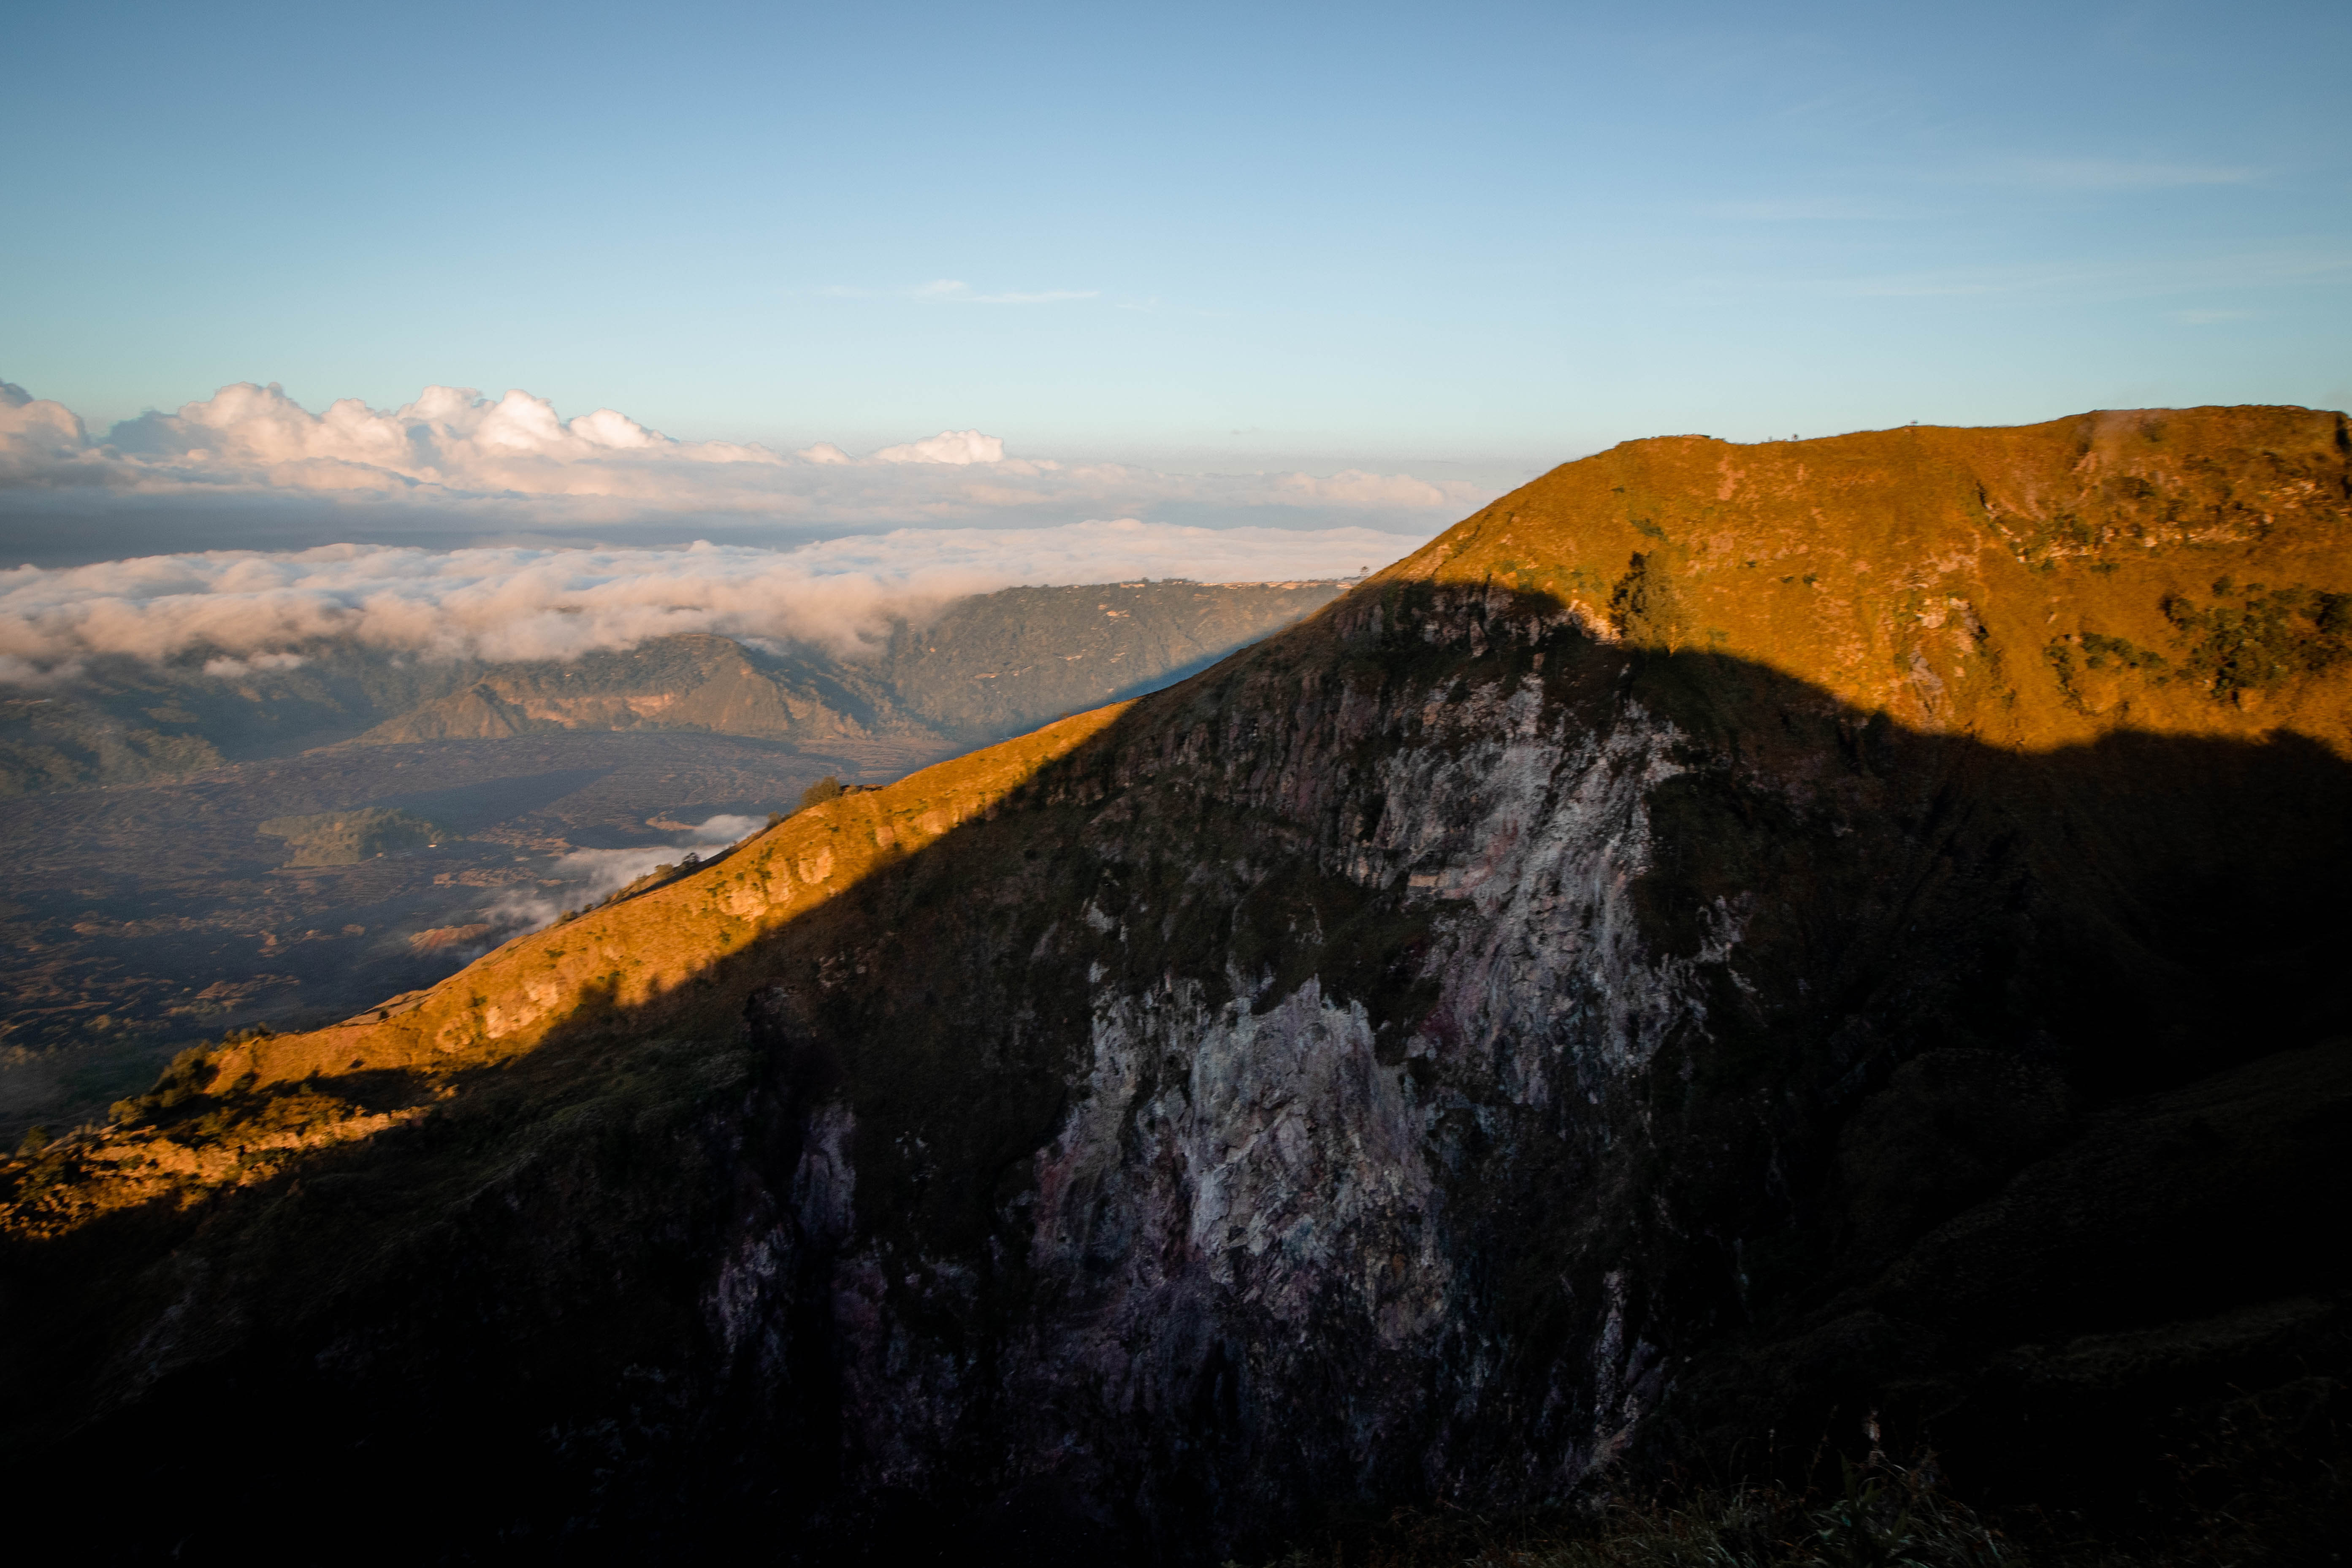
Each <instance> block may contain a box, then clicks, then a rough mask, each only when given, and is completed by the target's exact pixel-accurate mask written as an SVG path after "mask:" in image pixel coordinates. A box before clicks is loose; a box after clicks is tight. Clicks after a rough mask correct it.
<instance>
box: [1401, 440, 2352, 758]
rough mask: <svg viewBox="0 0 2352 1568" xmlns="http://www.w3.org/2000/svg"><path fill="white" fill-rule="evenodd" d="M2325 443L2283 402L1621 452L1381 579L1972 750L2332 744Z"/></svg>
mask: <svg viewBox="0 0 2352 1568" xmlns="http://www.w3.org/2000/svg"><path fill="white" fill-rule="evenodd" d="M2347 452H2352V436H2347V422H2346V419H2345V416H2343V415H2341V414H2336V413H2330V412H2324V411H2314V410H2311V409H2305V408H2189V409H2137V410H2125V411H2114V412H2103V413H2096V414H2084V415H2077V416H2074V417H2072V418H2067V419H2054V420H2052V421H2050V422H2049V423H2047V424H2043V425H2026V426H2016V427H2013V428H2007V429H1957V428H1937V427H1931V426H1906V427H1904V428H1900V429H1895V430H1876V431H1868V432H1864V433H1861V434H1857V435H1852V436H1838V437H1830V438H1828V439H1825V440H1813V441H1776V442H1766V443H1762V444H1759V445H1753V446H1741V445H1736V444H1734V443H1731V442H1727V441H1717V440H1713V439H1710V438H1709V437H1703V436H1688V437H1665V438H1660V439H1653V440H1643V441H1631V442H1627V443H1626V444H1624V445H1623V446H1621V447H1613V448H1612V449H1611V450H1609V451H1606V452H1603V453H1601V454H1599V455H1598V456H1596V457H1591V458H1584V459H1582V460H1580V461H1578V462H1574V463H1570V464H1567V465H1566V466H1564V467H1562V468H1555V469H1554V470H1552V471H1551V472H1550V473H1549V474H1547V475H1545V476H1544V477H1542V478H1541V479H1537V480H1536V481H1534V482H1533V483H1532V484H1528V485H1526V486H1523V487H1522V488H1520V489H1517V490H1515V491H1513V492H1512V493H1511V494H1509V495H1507V496H1505V497H1504V498H1503V499H1501V500H1497V501H1496V502H1495V503H1494V504H1493V505H1492V506H1489V507H1487V508H1486V510H1483V511H1481V512H1479V513H1477V514H1476V515H1475V516H1474V517H1471V518H1470V519H1468V520H1467V521H1464V522H1463V523H1461V524H1459V525H1458V526H1456V527H1454V528H1453V529H1450V530H1448V531H1446V532H1445V533H1444V535H1442V536H1441V537H1439V538H1438V539H1436V540H1433V541H1432V542H1430V543H1429V544H1428V545H1426V546H1424V547H1423V549H1421V550H1420V551H1418V552H1415V553H1414V554H1413V555H1412V556H1411V557H1410V558H1408V559H1407V560H1405V561H1402V562H1401V563H1398V564H1397V565H1395V566H1394V567H1391V569H1390V570H1389V571H1388V572H1386V573H1383V574H1381V575H1382V577H1383V578H1385V579H1389V580H1403V581H1423V582H1430V583H1436V584H1472V583H1479V584H1492V585H1493V586H1495V587H1498V588H1505V589H1510V590H1516V591H1518V592H1523V593H1541V594H1549V595H1557V596H1558V597H1559V599H1561V600H1562V601H1563V602H1564V603H1565V605H1566V606H1567V611H1568V614H1569V615H1570V616H1573V617H1574V619H1575V620H1576V622H1577V623H1578V624H1579V625H1580V626H1582V627H1583V628H1584V629H1585V630H1587V631H1588V632H1590V633H1591V634H1592V635H1594V636H1596V637H1601V638H1604V639H1617V638H1623V639H1626V640H1630V641H1632V642H1634V643H1636V644H1640V645H1643V646H1648V647H1662V648H1665V649H1668V650H1675V649H1682V650H1688V651H1695V652H1713V653H1721V654H1727V655H1730V656H1733V657H1737V658H1748V659H1753V660H1755V661H1757V662H1759V663H1760V664H1763V665H1765V666H1767V667H1769V668H1774V669H1778V670H1780V671H1782V672H1784V673H1787V674H1789V675H1791V676H1794V677H1796V678H1798V679H1802V680H1806V681H1809V682H1811V683H1813V684H1815V685H1818V686H1820V687H1822V689H1825V690H1827V691H1830V692H1833V693H1835V694H1836V695H1837V697H1838V698H1840V699H1841V700H1843V701H1846V702H1849V703H1851V704H1853V706H1855V707H1857V708H1860V709H1862V710H1865V711H1869V710H1878V711H1883V712H1885V713H1886V714H1887V715H1888V716H1889V717H1890V718H1892V719H1894V720H1895V721H1898V722H1900V723H1903V724H1906V725H1908V726H1911V727H1914V728H1916V729H1921V730H1927V731H1958V732H1962V733H1968V734H1972V735H1975V736H1977V737H1979V739H1982V740H1984V741H1987V742H1992V743H1995V744H2001V745H2023V746H2033V747H2048V746H2051V745H2054V744H2059V743H2062V742H2070V741H2077V740H2083V739H2086V738H2089V737H2092V736H2095V735H2099V734H2105V733H2108V732H2111V731H2117V730H2122V729H2131V730H2138V731H2154V732H2157V733H2161V734H2212V735H2252V734H2262V733H2265V732H2267V731H2272V730H2274V729H2282V728H2284V729H2291V730H2294V731H2298V732H2300V733H2303V734H2307V735H2310V736H2312V737H2313V738H2314V739H2316V740H2321V741H2323V742H2326V744H2328V745H2329V746H2331V747H2333V748H2335V749H2336V751H2337V752H2339V753H2352V686H2347V683H2346V682H2345V681H2344V680H2342V679H2340V677H2341V675H2342V673H2343V670H2344V668H2345V666H2346V663H2347V660H2352V599H2347V597H2346V595H2347V594H2352V523H2347V500H2352V468H2347Z"/></svg>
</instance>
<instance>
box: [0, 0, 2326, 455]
mask: <svg viewBox="0 0 2352 1568" xmlns="http://www.w3.org/2000/svg"><path fill="white" fill-rule="evenodd" d="M7 34H8V44H7V47H6V48H5V50H0V89H5V95H6V98H7V100H8V102H9V103H10V106H11V115H10V119H11V124H12V138H11V140H12V143H13V146H12V152H11V154H10V156H9V158H8V160H7V163H6V172H5V174H0V188H5V202H0V211H5V215H6V216H5V224H6V243H5V247H0V376H5V377H6V378H7V379H9V380H11V381H15V382H17V383H21V384H24V385H25V386H26V387H27V388H28V389H30V390H31V391H32V392H33V393H34V394H36V395H40V396H44V397H51V398H56V399H58V400H60V401H62V402H64V403H66V404H68V405H71V406H73V407H75V408H76V409H78V410H79V411H80V412H82V413H83V414H84V415H85V416H88V417H89V418H90V419H91V421H92V422H93V423H94V424H98V425H103V424H104V423H106V422H108V421H110V420H111V419H114V418H119V417H122V416H129V415H132V414H135V413H137V412H139V411H140V410H141V409H142V408H144V407H149V406H162V407H170V406H174V405H178V404H180V403H183V402H185V401H187V400H190V399H194V398H198V397H202V396H205V395H207V394H209V393H210V392H211V391H212V390H213V389H214V388H215V387H216V386H218V385H220V384H224V383H226V382H232V381H241V380H251V381H259V382H271V381H275V382H279V383H282V384H284V386H285V388H286V391H287V393H288V394H289V395H291V396H293V397H294V398H295V399H297V400H298V401H299V402H302V403H304V404H306V405H309V406H310V407H312V408H318V407H320V406H322V405H324V404H325V403H327V402H328V401H329V400H331V399H332V398H336V397H341V396H347V395H349V396H359V397H362V398H365V399H366V400H367V401H369V402H370V403H371V404H373V405H378V406H392V405H397V404H400V403H403V402H404V401H406V400H407V399H409V398H411V397H414V396H415V395H416V393H417V391H418V389H419V388H421V387H423V386H425V384H429V383H445V384H461V385H469V386H479V387H482V388H485V389H487V390H488V391H489V392H490V393H491V394H492V395H496V394H497V393H498V392H499V391H502V390H503V389H505V388H507V387H523V388H528V389H529V390H530V391H531V392H532V393H534V394H536V395H540V396H543V397H547V398H550V399H551V400H552V401H553V402H554V403H555V404H556V405H557V406H558V407H559V408H561V409H562V411H563V412H564V413H565V414H566V415H570V414H573V413H578V412H583V411H585V410H587V409H590V408H593V407H597V406H600V405H609V406H612V407H615V408H619V409H622V410H625V412H627V413H628V414H630V415H631V416H635V418H638V419H640V420H643V421H645V422H646V423H647V424H649V425H652V426H657V427H659V428H661V429H663V430H666V431H667V432H669V433H671V434H673V435H677V436H681V437H691V438H697V439H727V440H758V441H763V442H769V443H772V444H776V445H778V446H780V447H782V446H785V445H791V444H799V443H805V442H809V441H815V440H826V441H835V442H840V443H842V444H844V445H845V446H848V447H852V448H854V449H856V448H862V447H869V446H873V445H877V444H880V443H884V442H888V441H901V440H906V439H908V438H909V437H918V436H925V435H929V434H930V433H932V432H934V431H938V430H940V429H947V428H956V429H962V428H967V427H976V428H980V429H982V430H986V431H989V432H991V433H992V434H995V435H998V436H1002V437H1004V438H1005V439H1006V441H1007V443H1008V447H1009V448H1010V449H1011V450H1013V451H1016V452H1019V451H1026V452H1034V453H1041V454H1051V455H1054V456H1056V457H1062V458H1092V457H1105V458H1122V459H1126V460H1131V461H1150V462H1157V463H1160V464H1162V465H1173V466H1178V467H1193V468H1221V467H1250V466H1255V465H1257V464H1260V463H1271V462H1298V463H1305V464H1309V465H1312V464H1315V463H1318V462H1319V463H1322V464H1324V465H1326V466H1327V467H1328V466H1334V465H1339V464H1345V463H1368V464H1377V465H1379V466H1380V467H1381V468H1386V469H1391V470H1399V471H1411V472H1414V473H1423V474H1431V475H1440V476H1442V475H1444V474H1447V473H1463V474H1479V475H1489V476H1493V477H1496V478H1501V479H1507V478H1511V477H1515V476H1516V473H1517V471H1519V469H1520V468H1521V467H1522V466H1528V465H1534V464H1538V463H1544V462H1549V461H1554V460H1559V459H1560V458H1568V457H1571V456H1575V455H1578V454H1580V453H1581V452H1585V451H1590V450H1592V449H1595V448H1596V447H1601V446H1603V445H1606V444H1607V443H1609V442H1611V441H1614V440H1618V439H1622V438H1624V437H1634V436H1642V435H1648V434H1655V433H1662V432H1674V431H1691V430H1696V431H1705V432H1706V433H1709V434H1714V435H1718V436H1725V437H1733V438H1757V437H1764V436H1768V435H1788V434H1792V433H1802V434H1807V435H1813V434H1826V433H1828V432H1830V431H1832V430H1837V429H1848V428H1857V427H1868V426H1884V425H1891V424H1899V423H1903V422H1905V421H1907V420H1914V419H1916V420H1921V421H1927V422H1935V423H1958V424H1985V423H2017V422H2022V421H2027V420H2032V419H2040V418H2046V417H2051V416H2057V415H2060V414H2064V413H2069V412H2073V411H2076V410H2079V409H2083V408H2087V407H2094V406H2119V405H2149V404H2185V403H2206V402H2295V403H2306V404H2315V405H2329V406H2338V407H2340V406H2344V405H2346V404H2347V403H2352V353H2347V349H2352V310H2347V305H2352V189H2347V186H2348V185H2352V178H2347V176H2352V155H2347V147H2352V138H2347V131H2352V91H2347V88H2346V86H2345V83H2346V82H2347V79H2352V77H2348V76H2347V68H2352V6H2347V5H2343V4H2341V0H2333V3H2328V4H2263V3H2260V0H2255V3H2242V4H2238V5H2229V6H2221V5H2210V4H2209V5H2194V6H2192V5H2097V4H2085V5H2056V6H2053V5H2047V4H2042V5H1967V4H1960V5H1946V6H1941V7H1932V8H1931V7H1926V6H1902V5H1885V4H1877V5H1681V6H1671V5H1656V6H1646V7H1635V6H1627V5H1613V6H1606V7H1603V6H1584V5H1542V6H1520V5H1450V6H1435V5H1425V6H1419V7H1410V8H1408V7H1380V6H1368V5H1344V6H1342V5H1287V6H1280V7H1276V8H1274V9H1273V10H1272V11H1271V12H1269V11H1267V10H1266V9H1265V8H1263V7H1260V6H1255V5H1254V6H1217V5H1186V6H1106V5H1087V6H1038V5H1029V6H1022V5H1010V6H997V7H969V6H952V7H950V6H945V5H939V6H923V5H897V6H889V5H868V6H856V7H849V6H839V7H835V6H827V7H813V6H791V5H774V6H733V5H673V6H668V7H658V8H656V7H645V6H628V7H619V6H606V5H593V4H573V5H563V6H560V7H559V6H529V7H524V6H498V5H493V6H488V7H478V6H471V5H468V6H462V7H459V6H437V5H406V6H401V7H368V8H359V7H321V6H316V5H283V6H280V5H256V4H247V5H236V6H228V7H207V8H198V7H191V6H186V5H169V6H166V5H104V4H85V5H77V6H72V7H58V6H52V7H47V8H43V9H40V10H38V11H36V10H34V9H33V8H31V7H21V8H18V9H17V10H16V13H15V14H14V15H13V16H12V17H11V19H10V21H9V23H8V27H7Z"/></svg>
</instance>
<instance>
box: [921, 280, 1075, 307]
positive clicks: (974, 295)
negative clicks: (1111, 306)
mask: <svg viewBox="0 0 2352 1568" xmlns="http://www.w3.org/2000/svg"><path fill="white" fill-rule="evenodd" d="M1101 293H1102V290H1101V289H1040V290H1038V291H1037V292H1034V293H1029V294H1013V293H1007V294H982V293H979V292H977V291H976V290H974V289H973V288H972V286H971V284H969V283H964V282H960V281H958V280H957V279H953V278H940V279H934V280H933V281H931V282H929V283H926V284H924V285H923V286H922V287H921V288H919V289H915V290H914V295H915V298H916V299H918V300H946V301H950V302H953V303H956V304H963V305H1053V304H1058V303H1059V302H1061V301H1062V300H1093V299H1097V298H1099V297H1100V295H1101Z"/></svg>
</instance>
